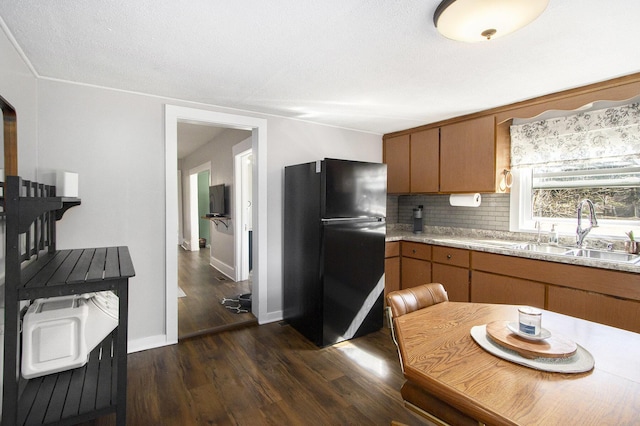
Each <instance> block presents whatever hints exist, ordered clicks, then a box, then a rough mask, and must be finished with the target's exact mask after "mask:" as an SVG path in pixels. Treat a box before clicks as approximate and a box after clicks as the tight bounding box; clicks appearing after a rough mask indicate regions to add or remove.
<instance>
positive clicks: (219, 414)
mask: <svg viewBox="0 0 640 426" xmlns="http://www.w3.org/2000/svg"><path fill="white" fill-rule="evenodd" d="M128 361H129V368H128V374H129V377H128V398H127V400H128V407H127V425H129V426H138V425H251V426H253V425H390V424H391V422H392V421H396V422H399V423H401V424H406V425H422V424H429V423H427V422H425V421H424V420H423V419H422V418H420V417H418V416H416V415H415V414H413V413H412V412H410V411H409V410H407V409H406V408H404V406H403V403H402V400H401V397H400V392H399V389H400V387H401V385H402V383H403V382H404V378H403V376H402V372H401V370H400V365H399V362H398V358H397V353H396V350H395V346H394V345H393V342H392V341H391V338H390V336H389V332H388V329H387V328H384V329H383V330H381V331H379V332H376V333H372V334H370V335H367V336H364V337H361V338H358V339H354V340H351V341H347V342H343V343H340V344H337V345H334V346H330V347H326V348H317V347H316V346H314V345H313V344H312V343H310V342H309V341H308V340H306V339H304V338H303V337H302V336H301V335H300V334H299V333H298V332H297V331H296V330H294V329H293V328H292V327H291V326H289V325H286V324H284V323H271V324H266V325H262V326H255V327H246V328H242V329H235V330H230V331H225V332H222V333H217V334H208V335H203V336H200V337H195V338H192V339H187V340H184V341H181V342H180V343H179V344H178V345H173V346H167V347H162V348H157V349H151V350H148V351H143V352H138V353H133V354H130V355H129V358H128ZM114 423H115V416H114V415H112V416H106V417H103V418H101V419H99V420H96V421H94V422H90V423H86V424H85V426H89V425H97V426H112V425H113V424H114Z"/></svg>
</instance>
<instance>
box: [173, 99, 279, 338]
mask: <svg viewBox="0 0 640 426" xmlns="http://www.w3.org/2000/svg"><path fill="white" fill-rule="evenodd" d="M179 121H180V122H192V123H195V124H202V123H204V124H208V125H213V126H217V127H228V128H233V129H243V130H249V131H251V148H252V150H253V160H254V163H253V237H254V238H253V283H252V290H251V291H252V297H251V301H252V303H251V311H252V313H253V314H254V315H255V316H256V318H257V319H258V323H259V324H264V323H266V322H268V316H267V276H268V273H267V272H268V271H267V269H268V259H267V223H268V222H267V219H268V214H267V188H268V186H267V120H266V119H263V118H256V117H250V116H244V115H236V114H226V113H221V112H215V111H209V110H202V109H196V108H188V107H181V106H177V105H169V104H166V105H165V207H166V212H165V219H166V220H165V287H166V297H165V304H166V305H165V327H166V329H165V332H166V339H167V344H177V343H178V244H179V241H178V237H179V236H178V183H177V177H176V169H177V168H178V122H179Z"/></svg>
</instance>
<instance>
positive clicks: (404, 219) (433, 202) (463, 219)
mask: <svg viewBox="0 0 640 426" xmlns="http://www.w3.org/2000/svg"><path fill="white" fill-rule="evenodd" d="M419 205H422V207H423V213H422V221H423V225H424V226H443V227H452V228H472V229H487V230H495V231H509V194H482V203H481V204H480V206H479V207H452V206H451V205H450V204H449V195H448V194H442V195H441V194H437V195H400V196H398V195H388V196H387V223H388V224H406V225H413V209H414V208H416V207H418V206H419Z"/></svg>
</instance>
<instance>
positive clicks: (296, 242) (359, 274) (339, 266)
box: [283, 159, 387, 346]
mask: <svg viewBox="0 0 640 426" xmlns="http://www.w3.org/2000/svg"><path fill="white" fill-rule="evenodd" d="M284 183H285V191H284V207H285V208H284V223H283V229H284V231H283V233H284V285H283V301H284V319H285V320H286V321H287V322H288V323H289V324H290V325H291V326H293V327H294V328H295V329H296V330H298V331H299V332H300V333H301V334H303V335H304V336H305V337H306V338H308V339H309V340H311V341H312V342H313V343H315V344H316V345H318V346H327V345H331V344H334V343H338V342H341V341H343V340H348V339H351V338H354V337H359V336H362V335H365V334H367V333H370V332H373V331H376V330H379V329H380V328H382V322H383V303H384V301H383V294H384V242H385V232H386V223H385V215H386V209H387V207H386V205H387V197H386V196H387V166H386V165H385V164H378V163H365V162H359V161H347V160H336V159H324V160H322V161H316V162H312V163H305V164H298V165H295V166H288V167H285V171H284Z"/></svg>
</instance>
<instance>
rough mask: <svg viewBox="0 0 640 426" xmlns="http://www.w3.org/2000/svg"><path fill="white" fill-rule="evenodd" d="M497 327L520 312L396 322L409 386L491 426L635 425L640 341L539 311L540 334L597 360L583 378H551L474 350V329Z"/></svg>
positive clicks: (457, 313) (436, 313)
mask: <svg viewBox="0 0 640 426" xmlns="http://www.w3.org/2000/svg"><path fill="white" fill-rule="evenodd" d="M500 320H505V321H517V320H518V310H517V306H514V305H494V304H480V303H458V302H444V303H440V304H437V305H434V306H431V307H429V308H426V309H421V310H418V311H415V312H412V313H410V314H407V315H404V316H401V317H399V318H397V319H396V335H397V339H398V344H399V346H400V351H401V353H402V357H403V360H404V368H405V376H406V378H407V379H409V380H411V381H412V382H414V383H416V384H419V385H420V386H422V387H423V388H424V389H425V390H426V391H428V392H430V393H432V394H434V395H435V396H437V397H438V398H440V399H442V400H443V401H445V402H447V403H449V404H451V405H453V406H454V407H456V408H458V409H460V410H461V411H463V412H465V413H467V414H468V415H470V416H472V417H474V418H476V419H478V420H480V421H482V422H485V423H487V424H491V425H494V424H495V425H555V424H562V425H573V424H575V425H590V424H594V425H595V424H598V425H601V424H611V425H632V424H635V425H637V424H638V422H640V334H637V333H633V332H629V331H625V330H621V329H617V328H613V327H609V326H606V325H602V324H598V323H593V322H590V321H585V320H581V319H578V318H573V317H569V316H566V315H561V314H557V313H554V312H550V311H543V315H542V326H543V327H544V328H546V329H548V330H549V331H551V332H552V333H554V332H557V333H561V334H563V335H564V336H566V337H569V338H570V339H572V340H573V341H575V342H576V343H577V344H579V345H581V346H582V347H584V348H585V349H586V350H588V351H589V352H590V353H591V354H592V355H593V357H594V359H595V367H594V369H593V370H591V371H589V372H586V373H579V374H563V373H548V372H543V371H538V370H534V369H531V368H528V367H524V366H521V365H517V364H514V363H511V362H509V361H506V360H503V359H501V358H498V357H496V356H494V355H491V354H490V353H488V352H486V351H485V350H483V349H482V348H481V347H480V346H479V345H478V344H476V342H475V341H474V340H473V339H472V337H471V335H470V330H471V327H473V326H476V325H483V324H488V323H490V322H493V321H500Z"/></svg>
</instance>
